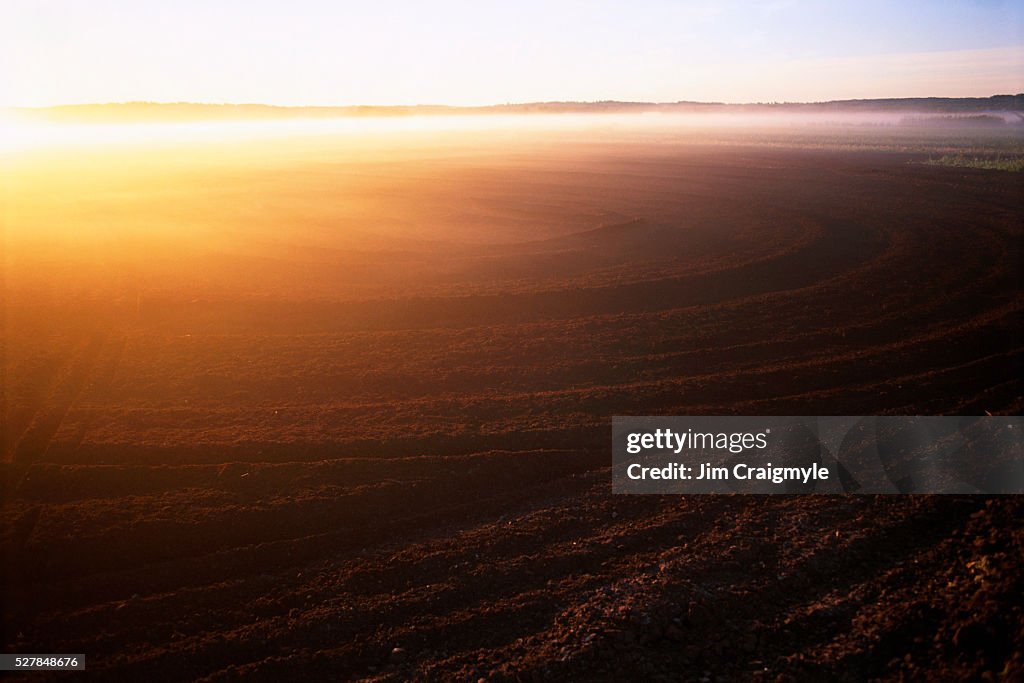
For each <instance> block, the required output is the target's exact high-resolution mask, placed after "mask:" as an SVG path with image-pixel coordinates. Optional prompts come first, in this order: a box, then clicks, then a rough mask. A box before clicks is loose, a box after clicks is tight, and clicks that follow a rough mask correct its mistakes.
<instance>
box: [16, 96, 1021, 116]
mask: <svg viewBox="0 0 1024 683" xmlns="http://www.w3.org/2000/svg"><path fill="white" fill-rule="evenodd" d="M16 111H18V112H20V113H23V114H27V115H30V116H32V117H33V118H45V119H49V120H75V121H94V122H104V121H105V122H113V121H197V120H227V119H297V118H301V119H309V118H322V119H327V118H338V117H351V116H414V115H420V116H422V115H458V114H586V113H612V114H615V113H622V114H625V113H642V112H664V113H748V112H749V113H755V112H756V113H767V112H786V113H807V114H814V113H866V112H877V113H900V112H906V113H907V114H908V116H910V115H912V116H914V117H918V118H920V117H927V116H928V115H930V114H945V115H968V114H975V115H986V114H994V113H997V112H1004V113H1016V116H1015V117H1011V119H1010V120H1011V121H1014V120H1016V119H1020V118H1021V116H1022V115H1024V94H1017V95H994V96H992V97H960V98H953V97H913V98H895V99H876V100H834V101H830V102H758V103H751V104H725V103H722V102H686V101H681V102H619V101H614V100H608V101H601V102H530V103H525V104H496V105H490V106H483V107H450V106H445V105H427V104H423V105H412V106H371V105H361V106H344V107H287V106H274V105H268V104H199V103H193V102H173V103H164V102H121V103H111V104H73V105H62V106H55V107H40V108H19V109H17V110H16ZM956 118H957V119H960V118H961V117H960V116H957V117H956ZM992 118H997V117H994V116H993V117H992ZM1000 118H1001V117H1000ZM991 122H994V121H991Z"/></svg>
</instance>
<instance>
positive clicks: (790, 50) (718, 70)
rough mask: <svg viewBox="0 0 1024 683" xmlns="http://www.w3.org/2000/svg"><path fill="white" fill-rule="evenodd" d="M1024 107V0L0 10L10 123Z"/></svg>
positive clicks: (442, 2) (4, 5)
mask: <svg viewBox="0 0 1024 683" xmlns="http://www.w3.org/2000/svg"><path fill="white" fill-rule="evenodd" d="M1018 92H1024V2H1021V1H1020V0H1008V1H1001V0H971V1H969V0H963V1H961V2H955V1H952V0H908V1H903V2H901V1H898V0H888V1H886V2H879V1H877V0H862V1H860V2H852V1H850V2H846V1H843V2H824V1H817V2H816V1H812V0H748V1H746V2H740V1H737V0H691V1H687V0H632V2H629V1H614V2H613V1H605V0H590V1H586V2H584V1H582V0H514V1H511V0H510V1H506V2H497V1H493V0H376V1H374V2H366V1H364V0H359V1H358V2H357V1H354V0H334V1H329V0H288V1H287V2H284V1H278V2H269V1H265V0H174V1H168V0H159V1H157V0H121V1H116V0H88V1H87V0H0V106H48V105H53V104H72V103H100V102H122V101H160V102H180V101H189V102H232V103H244V102H260V103H268V104H282V105H348V104H379V105H388V104H452V105H475V104H497V103H504V102H535V101H552V100H574V101H594V100H629V101H658V102H674V101H679V100H696V101H721V102H771V101H780V102H781V101H804V102H806V101H822V100H831V99H852V98H873V97H922V96H945V97H969V96H988V95H993V94H1008V93H1018Z"/></svg>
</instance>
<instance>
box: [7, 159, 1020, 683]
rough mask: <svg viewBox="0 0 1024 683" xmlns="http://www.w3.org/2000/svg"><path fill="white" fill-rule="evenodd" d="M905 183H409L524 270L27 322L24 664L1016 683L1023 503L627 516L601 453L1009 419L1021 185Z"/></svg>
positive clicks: (114, 671) (809, 171)
mask: <svg viewBox="0 0 1024 683" xmlns="http://www.w3.org/2000/svg"><path fill="white" fill-rule="evenodd" d="M915 159H917V157H915V156H914V155H912V154H897V153H878V152H849V151H847V152H838V151H823V150H794V149H771V148H755V147H742V146H734V147H712V146H698V147H685V146H672V145H667V146H645V145H618V146H614V145H609V146H607V147H602V148H589V147H587V148H583V147H580V148H578V149H577V148H576V147H572V146H569V147H566V148H558V149H557V151H556V150H554V149H552V150H549V151H547V152H536V153H534V154H532V155H525V154H524V155H521V156H515V155H510V156H509V157H506V158H504V159H503V161H502V162H501V163H498V162H495V161H488V160H487V159H484V158H477V157H471V158H466V159H456V160H451V159H448V160H433V161H431V160H425V161H424V160H421V161H419V162H417V163H415V164H413V163H412V162H408V163H407V164H406V165H404V166H403V165H402V164H400V163H397V162H396V165H395V166H394V167H393V168H390V170H389V171H388V173H390V175H387V176H386V178H385V180H382V181H380V182H381V183H382V185H381V187H384V186H386V187H388V188H390V192H391V195H389V197H390V199H389V201H396V202H399V203H400V201H401V200H402V198H403V197H404V195H403V192H405V191H407V190H408V188H409V187H413V186H414V181H415V182H419V183H420V185H415V186H416V187H417V188H418V189H417V190H416V191H417V192H418V193H419V194H417V195H416V196H415V197H412V198H407V199H408V201H410V202H413V201H414V200H415V202H414V203H416V206H419V207H421V209H422V212H423V219H422V220H423V224H424V225H426V224H429V225H442V224H444V223H445V221H451V222H455V223H458V224H460V225H469V226H480V225H487V224H489V222H490V223H493V224H494V225H496V226H500V227H501V230H497V229H496V230H495V232H494V233H487V234H483V233H481V234H479V235H476V238H475V239H474V238H473V233H472V231H471V230H469V229H468V228H467V231H466V233H465V235H463V236H462V237H460V238H459V239H452V240H451V241H450V242H443V243H441V242H438V243H434V242H431V241H430V240H429V239H428V238H424V241H423V242H409V243H405V242H401V241H395V240H393V241H387V240H385V242H386V244H388V245H389V246H387V247H386V248H377V247H374V248H373V249H371V248H370V247H365V250H364V251H362V252H359V254H357V255H356V256H353V255H352V254H353V252H352V251H351V249H349V248H348V247H346V248H341V247H337V249H335V250H332V249H331V248H329V247H318V248H317V249H316V250H314V249H313V247H310V248H309V249H306V250H298V251H297V252H295V253H292V252H287V253H281V252H280V249H281V247H280V245H279V244H277V243H274V244H272V245H270V246H268V247H266V248H265V250H263V251H258V253H257V251H252V250H250V251H248V252H245V253H242V252H239V253H234V254H228V253H219V252H218V253H211V254H207V255H205V256H203V257H202V258H203V259H208V261H202V263H203V264H206V263H210V264H217V263H219V264H220V267H219V269H213V270H209V271H204V270H203V269H202V268H201V269H200V271H198V272H197V274H196V275H195V276H194V279H193V280H192V281H191V283H192V284H188V283H187V282H184V281H183V284H182V286H181V288H180V291H178V290H175V289H174V288H164V289H162V290H161V289H158V288H156V287H150V288H149V289H145V288H144V289H143V291H142V293H141V294H138V293H137V292H136V296H130V295H129V294H126V293H125V292H121V291H120V290H116V287H118V286H120V285H115V284H110V285H109V286H110V287H111V288H113V289H110V290H104V289H102V288H100V289H97V287H98V285H96V286H93V285H91V286H92V287H93V288H92V289H88V288H87V289H86V290H83V291H87V292H93V293H95V292H96V291H102V292H105V294H104V295H103V296H95V295H93V294H88V295H81V296H79V295H75V296H71V295H68V296H65V297H61V296H56V297H51V298H49V299H45V300H43V299H32V298H31V297H26V298H24V299H23V300H22V299H16V297H13V296H12V297H11V300H10V301H8V303H7V309H8V316H7V326H6V329H5V339H4V342H5V347H6V352H5V359H6V365H5V370H4V371H5V381H4V390H5V408H6V410H5V415H4V424H3V427H4V432H3V444H4V452H5V455H6V462H5V463H4V464H3V468H2V470H0V474H2V479H0V486H2V489H0V495H2V498H3V506H2V509H0V514H2V518H0V521H2V527H0V533H2V538H3V541H2V543H3V554H2V557H3V560H2V564H3V570H4V573H3V603H2V609H3V613H2V624H3V626H4V632H3V640H4V650H5V651H7V652H40V653H42V652H75V653H85V654H86V656H87V665H88V669H87V671H86V672H85V674H84V675H83V674H76V675H75V678H76V679H82V678H86V679H117V680H146V681H150V682H151V683H157V682H158V681H180V680H205V681H226V680H236V679H241V678H251V679H257V680H290V679H293V678H294V679H300V678H301V679H324V680H347V679H366V680H380V681H399V680H409V679H414V680H438V681H448V680H469V681H478V680H480V679H484V680H488V681H501V680H516V681H518V680H526V681H534V680H549V679H563V680H589V679H596V680H619V681H621V680H641V679H651V680H666V681H667V680H694V681H703V680H708V681H715V680H729V681H731V680H737V681H740V680H766V681H767V680H770V681H774V680H783V681H788V680H807V681H821V680H850V681H859V680H865V679H875V678H877V679H882V680H903V679H909V680H929V681H930V680H1020V679H1021V676H1022V672H1024V614H1022V611H1021V610H1022V600H1021V596H1022V595H1024V521H1022V520H1024V501H1021V500H1020V499H1019V498H1018V497H1012V496H1011V497H1001V498H982V497H970V496H966V497H965V496H944V497H937V496H892V497H868V496H848V497H846V496H844V497H832V496H794V497H790V496H776V497H755V496H693V497H659V496H650V497H631V496H613V495H612V494H611V482H610V474H609V465H610V461H611V454H610V443H611V438H610V436H611V417H612V416H613V415H622V414H679V415H686V414H765V415H787V414H790V415H805V414H806V415H819V414H821V415H829V414H840V415H860V414H984V413H985V412H989V413H993V414H1000V413H1001V414H1019V413H1020V411H1021V405H1022V398H1021V396H1022V394H1024V391H1022V382H1021V377H1022V376H1024V373H1022V372H1021V370H1022V367H1021V364H1022V363H1021V361H1022V357H1024V339H1022V330H1024V326H1022V315H1024V296H1022V288H1021V273H1022V269H1021V263H1022V260H1021V258H1022V253H1021V249H1022V240H1021V237H1022V230H1024V220H1022V217H1024V185H1022V181H1021V179H1020V177H1019V175H1018V174H1011V173H1002V172H996V171H982V170H972V169H958V168H945V167H937V166H923V165H912V164H908V161H913V160H915ZM344 171H345V172H344V174H342V175H343V176H344V177H348V176H347V175H345V174H349V173H352V172H353V171H352V170H351V169H348V168H346V169H345V170H344ZM324 173H327V171H326V170H325V171H324ZM317 177H319V176H317ZM339 177H340V176H339ZM382 177H383V176H382ZM424 178H426V180H424ZM417 179H419V180H417ZM225 182H226V181H225ZM295 182H299V181H298V180H296V181H295ZM303 182H306V181H303ZM367 182H369V181H367ZM381 187H378V186H376V185H374V186H367V187H366V188H364V189H363V191H364V194H365V195H366V196H367V197H370V196H371V195H372V196H373V197H378V194H374V193H379V192H381V191H382V190H381ZM300 189H301V188H300ZM314 190H315V192H314ZM302 191H304V192H314V193H315V194H316V196H317V197H321V198H322V197H323V196H325V195H323V194H322V193H323V192H326V190H324V189H323V188H319V187H318V188H314V189H309V188H308V187H307V188H305V189H302ZM296 192H299V190H296ZM396 198H397V199H396ZM267 201H268V202H269V203H272V202H273V199H270V200H267ZM385 203H386V202H383V200H382V204H381V205H382V206H384V204H385ZM374 206H376V205H374ZM395 220H398V219H395ZM403 220H404V219H403ZM417 225H419V224H417ZM538 225H540V226H541V227H537V226H538ZM522 226H532V227H530V230H532V231H533V232H530V233H529V234H527V233H526V232H524V231H526V230H527V228H526V227H522ZM421 227H422V226H421ZM423 231H426V229H424V230H423ZM423 231H421V232H423ZM517 231H519V232H517ZM516 234H521V237H520V238H517V239H516V238H513V237H511V236H515V235H516ZM388 239H390V238H388ZM283 241H284V242H287V240H283ZM254 249H255V248H254ZM261 249H263V248H262V247H261ZM314 252H315V253H314ZM273 253H276V254H277V255H276V257H274V258H272V256H271V255H272V254H273ZM218 259H219V260H218ZM296 264H299V265H296ZM354 264H355V265H354ZM357 265H358V267H359V268H360V270H359V271H358V274H353V271H349V270H348V268H350V267H351V268H356V267H357ZM172 267H173V264H171V265H168V266H167V268H172ZM204 267H205V266H204ZM168 272H170V271H168ZM304 273H305V275H304ZM307 276H308V277H307ZM97 277H99V276H97ZM304 277H305V278H306V279H303V278H304ZM332 278H333V279H332ZM347 278H351V280H352V282H356V281H358V283H359V288H358V290H353V289H346V288H347V287H348V284H346V283H348V282H349V280H348V279H347ZM246 283H252V287H253V291H255V289H256V288H263V289H260V293H259V294H258V295H251V292H249V290H248V289H247V288H246V287H247V285H246ZM264 290H265V291H264ZM9 291H12V292H13V291H15V288H14V287H13V286H12V287H11V289H10V290H9ZM126 291H128V290H126ZM133 291H134V290H133ZM332 292H334V293H335V294H336V295H332V294H331V293H332ZM340 292H347V294H344V295H342V294H339V293H340ZM115 294H117V295H118V296H120V295H124V296H121V298H117V296H115ZM76 297H77V298H76ZM26 678H29V677H28V676H26ZM44 678H46V675H44V674H36V675H33V676H31V679H32V680H41V679H44Z"/></svg>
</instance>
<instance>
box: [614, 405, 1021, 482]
mask: <svg viewBox="0 0 1024 683" xmlns="http://www.w3.org/2000/svg"><path fill="white" fill-rule="evenodd" d="M1022 436H1024V418H1022V417H1020V416H1007V417H1001V416H1000V417H988V416H986V417H895V416H885V417H863V416H861V417H737V416H728V417H699V416H697V417H653V416H644V417H615V418H613V420H612V444H613V448H612V453H613V462H612V490H613V492H615V493H688V494H691V493H987V494H1020V493H1024V441H1022Z"/></svg>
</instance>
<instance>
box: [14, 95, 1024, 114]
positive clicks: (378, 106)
mask: <svg viewBox="0 0 1024 683" xmlns="http://www.w3.org/2000/svg"><path fill="white" fill-rule="evenodd" d="M997 98H1024V93H995V94H992V95H976V96H965V97H949V96H944V95H918V96H914V95H910V96H901V97H855V98H842V99H830V100H759V101H747V102H723V101H720V100H710V101H708V100H661V101H658V100H616V99H601V100H529V101H520V102H511V101H508V102H492V103H489V104H444V103H437V102H418V103H415V104H370V103H361V104H273V103H270V102H204V101H197V100H175V101H172V100H118V101H106V102H63V103H59V104H44V105H21V104H13V105H5V106H4V107H3V108H5V109H16V110H36V111H38V110H46V109H59V108H67V107H122V106H139V105H145V106H198V107H267V108H273V109H359V108H364V109H365V108H372V109H414V108H428V107H433V108H444V109H494V108H502V107H525V106H536V105H602V104H603V105H648V106H672V105H703V106H723V107H747V106H779V105H822V104H844V103H853V102H901V101H908V100H948V101H970V100H991V99H997Z"/></svg>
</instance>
